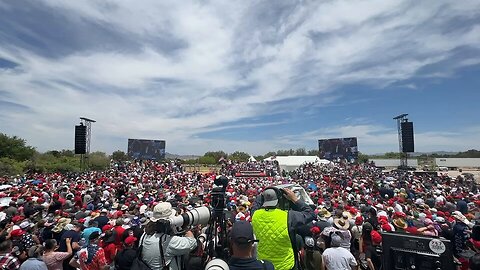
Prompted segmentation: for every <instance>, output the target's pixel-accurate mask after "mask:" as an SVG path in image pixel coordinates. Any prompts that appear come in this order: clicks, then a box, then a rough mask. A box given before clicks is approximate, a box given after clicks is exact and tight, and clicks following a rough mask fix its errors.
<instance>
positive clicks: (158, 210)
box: [139, 202, 197, 270]
mask: <svg viewBox="0 0 480 270" xmlns="http://www.w3.org/2000/svg"><path fill="white" fill-rule="evenodd" d="M174 216H175V211H174V210H173V209H172V205H171V204H170V203H168V202H161V203H159V204H157V205H156V206H155V207H154V208H153V214H152V217H150V222H149V223H148V224H147V225H146V227H145V233H144V234H143V235H142V237H141V238H140V244H139V246H141V247H139V248H142V258H141V259H142V260H143V261H144V262H145V263H146V264H147V265H148V266H149V267H150V268H152V269H164V268H166V267H168V269H170V270H181V269H183V268H184V267H183V265H184V261H183V256H184V255H187V254H189V253H190V251H192V250H193V249H194V248H195V247H196V246H197V240H196V239H195V237H194V236H193V233H192V232H191V231H187V232H186V233H185V236H176V235H174V234H173V230H172V228H171V226H170V222H169V219H170V218H171V217H174ZM162 255H163V256H162Z"/></svg>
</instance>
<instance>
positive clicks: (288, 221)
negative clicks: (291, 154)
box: [252, 187, 315, 270]
mask: <svg viewBox="0 0 480 270" xmlns="http://www.w3.org/2000/svg"><path fill="white" fill-rule="evenodd" d="M285 199H287V200H289V201H290V208H291V209H290V210H288V209H281V207H280V206H282V207H283V206H284V205H285V203H283V201H284V200H285ZM260 205H261V207H260V208H259V209H255V208H256V207H255V206H257V208H258V206H260ZM252 210H253V211H254V213H253V217H252V226H253V231H254V233H255V236H256V238H257V239H258V240H259V242H258V249H257V259H259V260H268V261H271V262H272V263H273V265H274V266H275V269H277V270H291V269H299V268H300V264H299V261H298V256H297V255H298V250H297V245H296V237H297V233H298V232H297V229H298V228H299V227H301V226H303V225H305V224H307V223H309V222H311V221H312V220H313V219H314V218H315V214H314V212H313V210H312V208H311V207H310V206H308V205H307V204H306V203H305V202H304V201H303V200H301V199H299V198H297V196H296V195H295V193H294V192H293V191H291V190H290V189H277V188H272V187H271V188H267V189H265V190H264V191H263V193H262V195H261V196H258V197H257V200H256V202H255V205H254V208H253V209H252Z"/></svg>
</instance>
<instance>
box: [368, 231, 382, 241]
mask: <svg viewBox="0 0 480 270" xmlns="http://www.w3.org/2000/svg"><path fill="white" fill-rule="evenodd" d="M370 236H371V237H372V242H373V243H375V244H380V243H381V242H382V236H381V235H380V233H378V232H377V231H372V232H371V233H370Z"/></svg>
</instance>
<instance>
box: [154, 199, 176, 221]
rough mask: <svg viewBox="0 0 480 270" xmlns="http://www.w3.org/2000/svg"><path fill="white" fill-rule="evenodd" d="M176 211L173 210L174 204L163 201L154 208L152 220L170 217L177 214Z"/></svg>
mask: <svg viewBox="0 0 480 270" xmlns="http://www.w3.org/2000/svg"><path fill="white" fill-rule="evenodd" d="M175 213H176V212H175V211H173V208H172V204H171V203H169V202H161V203H159V204H157V205H155V207H154V208H153V214H152V216H151V217H150V220H151V221H153V222H157V221H158V220H160V219H168V218H170V217H174V216H175Z"/></svg>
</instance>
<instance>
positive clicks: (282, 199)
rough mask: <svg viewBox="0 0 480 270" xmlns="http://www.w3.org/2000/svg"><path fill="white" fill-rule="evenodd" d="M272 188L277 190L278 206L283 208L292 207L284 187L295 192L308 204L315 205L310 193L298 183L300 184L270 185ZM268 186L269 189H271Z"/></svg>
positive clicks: (288, 208)
mask: <svg viewBox="0 0 480 270" xmlns="http://www.w3.org/2000/svg"><path fill="white" fill-rule="evenodd" d="M269 188H270V189H274V190H275V192H276V193H277V198H278V208H280V209H282V210H290V209H292V202H291V201H289V200H288V199H287V198H285V196H284V194H285V191H283V189H285V188H287V189H290V190H291V191H293V193H295V196H297V198H299V199H300V200H303V201H304V202H305V203H306V204H308V205H310V206H313V207H314V206H315V204H314V203H313V200H312V199H311V198H310V196H309V195H308V193H307V192H306V191H305V189H304V188H303V187H302V186H300V185H298V184H283V185H278V186H273V187H269ZM269 188H267V189H269Z"/></svg>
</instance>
